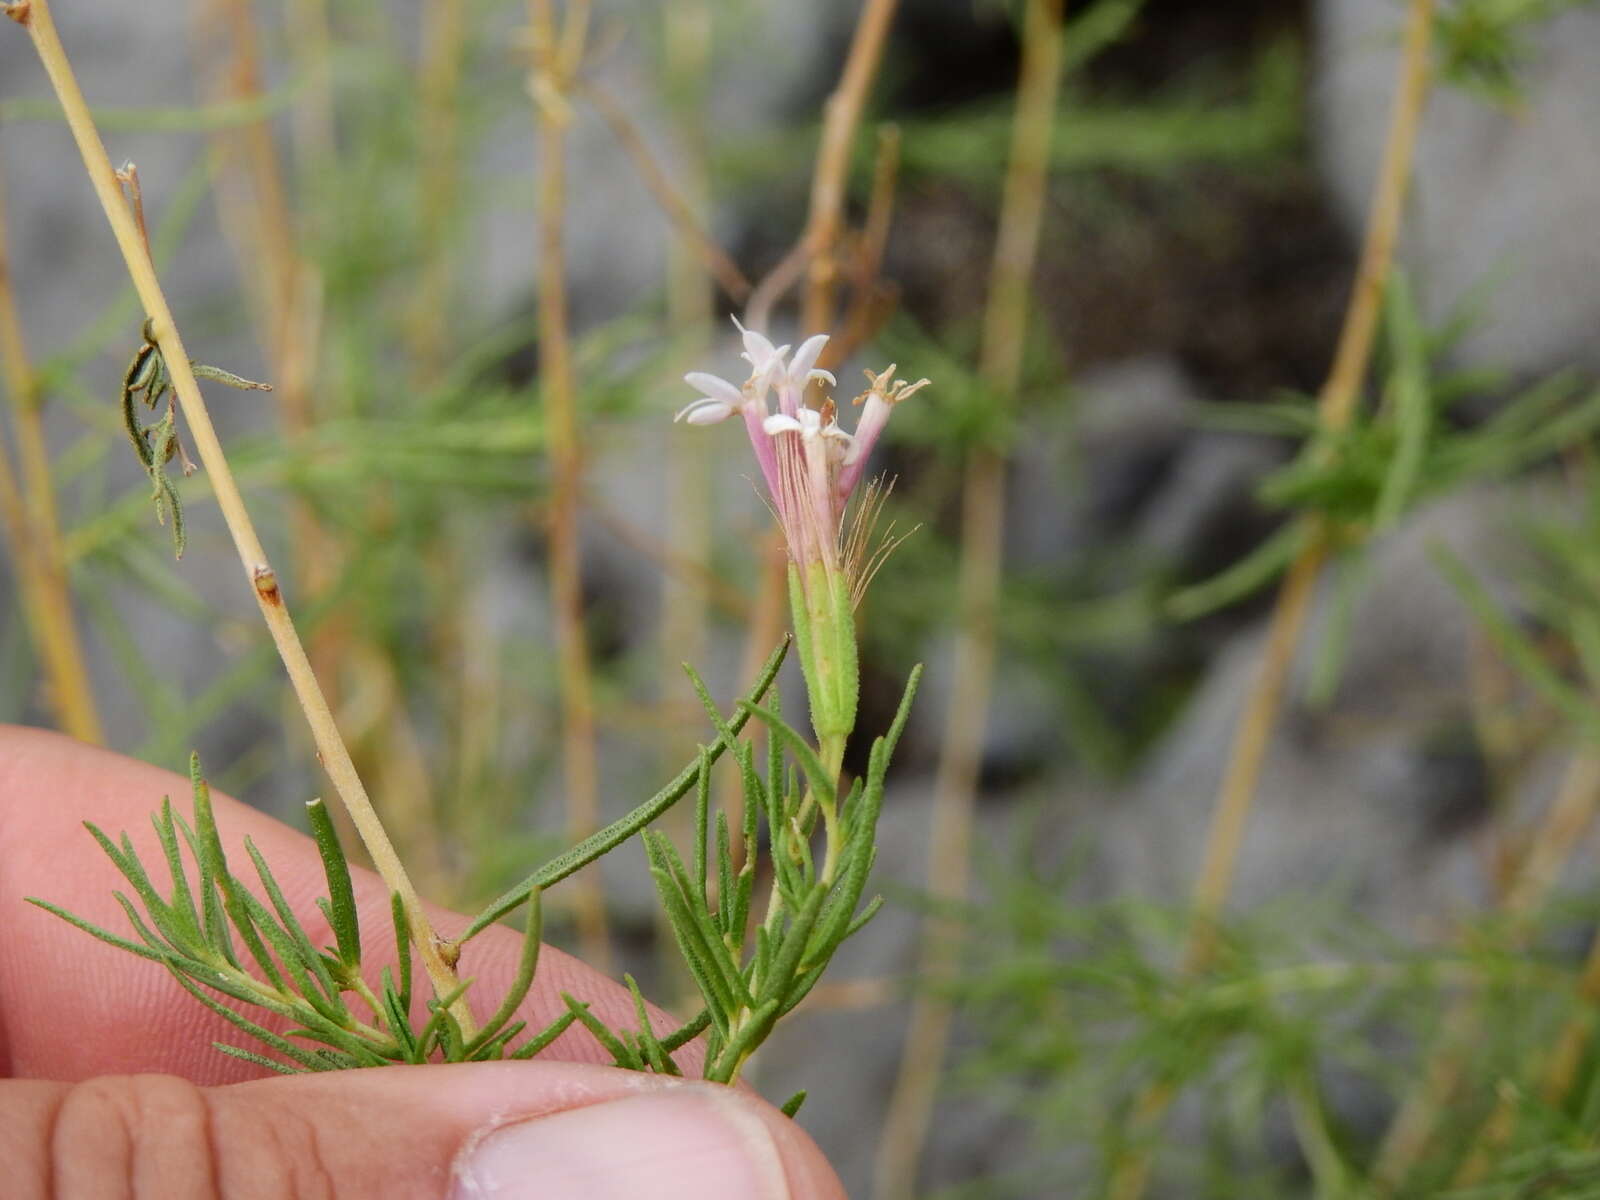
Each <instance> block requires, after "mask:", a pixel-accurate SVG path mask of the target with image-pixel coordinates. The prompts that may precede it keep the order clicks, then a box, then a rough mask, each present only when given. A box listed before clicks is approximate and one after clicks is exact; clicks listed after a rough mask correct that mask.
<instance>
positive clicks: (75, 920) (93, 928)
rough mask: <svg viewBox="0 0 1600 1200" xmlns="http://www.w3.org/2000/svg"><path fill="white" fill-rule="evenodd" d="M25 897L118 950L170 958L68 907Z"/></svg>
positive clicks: (160, 959)
mask: <svg viewBox="0 0 1600 1200" xmlns="http://www.w3.org/2000/svg"><path fill="white" fill-rule="evenodd" d="M25 899H26V900H27V902H28V903H29V904H33V905H36V906H38V907H39V908H42V909H44V910H45V912H47V913H52V914H54V915H55V916H58V917H60V918H61V919H62V920H63V921H65V922H66V923H67V924H68V925H75V926H77V927H78V928H79V929H81V930H83V931H84V932H85V933H87V934H88V935H89V936H90V937H96V938H99V939H100V940H101V941H102V942H105V943H106V944H107V945H110V946H115V947H116V948H117V949H118V950H126V951H127V952H128V953H129V954H137V955H138V956H139V957H140V958H148V959H150V960H151V961H152V962H158V963H164V962H166V961H167V960H168V956H167V955H166V954H164V953H162V952H161V951H159V950H156V949H153V948H152V947H150V946H141V945H139V943H138V942H130V941H129V940H128V939H127V938H125V937H118V936H117V935H116V934H114V933H112V932H111V931H110V930H107V929H102V928H100V926H98V925H95V924H92V923H90V922H88V921H85V920H84V919H83V918H82V917H79V916H75V915H73V914H72V913H69V912H68V911H67V910H66V909H64V908H59V907H57V906H56V905H54V904H51V903H50V902H49V901H48V900H39V899H37V898H35V897H33V896H28V897H25Z"/></svg>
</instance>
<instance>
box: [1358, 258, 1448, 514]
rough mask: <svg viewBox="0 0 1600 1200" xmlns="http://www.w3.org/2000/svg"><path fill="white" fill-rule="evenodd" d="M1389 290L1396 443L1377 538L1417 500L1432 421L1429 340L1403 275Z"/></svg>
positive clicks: (1380, 507) (1378, 509)
mask: <svg viewBox="0 0 1600 1200" xmlns="http://www.w3.org/2000/svg"><path fill="white" fill-rule="evenodd" d="M1385 291H1386V295H1385V297H1384V298H1385V300H1386V301H1387V303H1386V304H1385V305H1384V316H1385V318H1386V325H1387V327H1388V334H1389V338H1388V340H1389V346H1390V349H1391V351H1392V353H1393V354H1394V358H1395V367H1394V374H1393V376H1392V378H1391V380H1390V395H1391V397H1392V399H1393V402H1394V420H1395V432H1396V440H1395V448H1394V452H1393V454H1392V455H1391V457H1390V460H1389V469H1388V471H1386V472H1385V473H1384V479H1383V486H1382V487H1381V489H1380V490H1379V492H1378V500H1377V505H1376V507H1375V509H1374V511H1373V515H1372V528H1373V531H1374V532H1375V533H1382V532H1384V531H1386V530H1388V529H1390V528H1391V527H1392V526H1393V525H1394V523H1395V522H1396V521H1398V520H1399V519H1400V516H1401V514H1402V513H1404V512H1405V511H1406V509H1407V507H1408V506H1409V505H1410V503H1411V500H1412V499H1413V497H1414V496H1415V495H1416V492H1417V486H1418V481H1419V479H1420V477H1421V475H1422V465H1423V459H1424V457H1425V455H1426V453H1427V448H1428V433H1429V427H1430V425H1431V424H1432V417H1433V414H1432V411H1431V409H1430V406H1429V395H1428V347H1427V335H1426V333H1425V332H1424V330H1423V328H1422V322H1421V319H1420V318H1419V317H1418V315H1417V310H1416V306H1415V304H1414V303H1413V302H1412V299H1411V289H1410V287H1409V286H1408V285H1407V283H1406V279H1405V275H1404V273H1403V272H1399V271H1396V272H1395V273H1393V274H1392V275H1390V277H1389V282H1388V285H1387V287H1386V289H1385Z"/></svg>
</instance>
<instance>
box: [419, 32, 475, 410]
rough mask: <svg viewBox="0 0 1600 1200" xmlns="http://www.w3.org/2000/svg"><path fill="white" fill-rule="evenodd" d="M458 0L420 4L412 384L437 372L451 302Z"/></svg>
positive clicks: (457, 170)
mask: <svg viewBox="0 0 1600 1200" xmlns="http://www.w3.org/2000/svg"><path fill="white" fill-rule="evenodd" d="M463 7H464V5H463V0H429V3H427V4H424V5H423V8H422V67H421V75H420V79H419V81H418V83H419V92H418V97H417V100H418V107H419V111H418V117H419V134H420V137H419V139H418V140H419V142H420V146H421V155H422V163H421V170H420V185H421V191H422V195H421V202H420V205H419V207H420V209H421V213H422V249H423V259H422V271H421V279H420V281H419V284H418V288H417V298H416V305H415V307H414V308H413V309H412V312H411V331H410V332H411V349H412V355H413V358H414V360H415V362H414V368H415V371H416V379H417V383H418V385H419V386H420V387H427V386H429V385H430V384H432V383H433V382H434V380H435V378H436V377H437V375H438V373H439V362H440V357H441V355H442V354H443V350H444V336H443V335H444V331H445V330H446V328H448V326H449V322H448V321H446V320H444V319H443V313H444V312H447V311H449V309H450V307H451V296H452V294H453V283H454V271H453V270H452V266H453V264H452V257H453V255H452V252H451V244H450V222H451V214H452V213H453V212H454V211H455V208H456V203H457V187H456V183H457V177H458V175H459V173H460V166H459V164H458V161H457V158H458V155H457V148H456V147H457V140H458V138H457V134H458V130H459V126H460V108H461V105H460V99H461V98H460V79H461V60H462V48H463V42H464V40H465V30H464V22H463V20H462V9H463Z"/></svg>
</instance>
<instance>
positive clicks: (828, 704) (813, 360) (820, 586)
mask: <svg viewBox="0 0 1600 1200" xmlns="http://www.w3.org/2000/svg"><path fill="white" fill-rule="evenodd" d="M734 324H735V325H737V326H738V328H739V333H740V335H741V337H742V338H743V340H744V354H743V358H744V359H745V361H746V362H748V363H749V364H750V377H749V379H747V380H746V381H745V382H744V384H743V386H742V387H741V386H736V385H735V384H732V383H730V382H728V381H727V380H726V379H722V378H719V377H718V376H716V375H708V374H705V373H703V372H699V371H696V372H691V373H690V374H688V375H685V376H684V381H685V382H686V383H688V384H689V385H690V386H691V387H693V388H695V389H696V390H698V391H699V392H700V393H701V398H700V399H699V400H696V401H694V402H692V403H691V404H689V405H688V406H687V407H685V408H684V409H683V410H682V411H680V412H679V413H678V418H677V419H678V420H681V421H687V422H688V423H689V424H691V425H709V424H712V423H714V422H717V421H722V420H724V419H726V418H727V417H730V416H732V415H733V414H734V413H735V412H739V413H742V414H743V415H744V418H745V430H746V432H747V433H748V434H749V435H750V444H751V446H752V447H753V448H754V450H755V453H756V461H757V462H758V463H759V464H760V466H761V474H762V477H763V478H764V479H765V481H766V484H767V491H768V494H769V495H770V496H771V498H772V507H773V511H774V512H775V513H776V514H777V517H778V523H779V525H781V526H782V528H783V534H784V540H785V541H786V542H787V544H788V550H789V560H790V570H789V590H790V603H791V607H792V609H793V615H794V621H795V636H796V640H797V641H798V643H799V647H800V658H801V663H802V666H803V667H804V669H805V674H806V680H807V684H808V690H809V691H810V693H811V702H812V722H813V724H815V725H816V727H817V731H818V734H819V735H822V736H824V737H827V736H843V733H847V732H848V731H849V729H850V727H851V726H852V725H853V723H854V719H855V694H856V674H855V628H854V624H853V617H852V615H851V614H852V611H853V609H854V607H855V601H856V600H857V598H858V597H859V589H860V585H862V584H864V582H865V579H866V578H867V577H869V576H870V574H871V570H867V571H865V573H863V570H862V567H863V563H864V562H869V561H881V559H879V558H877V556H863V555H862V554H861V553H860V548H861V547H862V546H863V545H864V543H865V541H866V540H867V538H868V536H869V535H868V532H867V531H864V530H862V529H859V528H858V529H851V530H849V531H847V530H846V526H845V510H846V508H847V506H848V505H849V502H850V497H851V494H852V493H853V492H854V491H855V490H856V488H857V485H858V484H859V483H860V481H861V477H862V474H863V472H864V471H865V469H866V464H867V459H868V456H869V455H870V453H871V451H872V447H873V445H874V444H875V443H876V442H877V440H878V437H879V435H880V434H881V433H882V432H883V428H884V426H885V425H886V424H887V423H888V420H889V414H890V412H891V411H892V410H893V408H894V406H895V405H896V404H898V403H899V402H900V401H901V400H904V399H905V398H906V397H908V396H910V395H912V394H913V393H915V392H917V391H919V390H920V389H922V388H924V387H926V386H927V384H928V381H927V380H926V379H922V380H919V381H917V382H916V383H905V382H903V381H902V382H896V381H895V378H894V372H895V368H894V366H892V365H891V366H890V367H889V369H888V370H886V371H884V372H883V373H882V374H880V375H874V374H873V373H872V372H870V371H869V372H867V379H868V381H869V382H870V383H871V387H870V388H869V389H868V390H867V391H866V392H863V393H862V394H861V395H860V396H859V397H857V399H856V403H857V404H858V405H864V407H863V408H862V412H861V418H860V420H859V421H858V422H857V423H856V430H855V433H854V434H850V433H847V432H845V431H844V430H843V429H841V428H840V427H839V420H838V406H837V405H836V404H835V403H834V401H833V399H832V398H831V397H826V398H824V399H823V400H822V402H821V403H820V404H819V405H818V406H817V407H811V406H809V405H807V404H806V403H805V402H804V398H805V393H806V389H807V388H808V387H809V386H810V385H811V384H813V383H816V382H823V383H826V384H828V385H829V387H835V386H837V380H835V379H834V377H833V375H832V373H830V372H828V371H826V370H824V369H822V368H820V367H818V366H817V361H818V359H819V358H820V357H821V355H822V351H823V350H824V348H825V347H826V346H827V344H828V335H827V334H823V333H819V334H816V335H815V336H813V337H809V338H807V339H806V340H805V341H804V342H802V343H801V344H800V348H799V349H798V350H796V351H795V353H794V357H793V358H791V359H789V360H788V361H787V362H785V358H786V357H787V355H788V353H789V347H788V346H775V345H773V343H772V341H771V340H770V339H769V338H767V337H766V336H765V335H764V334H761V333H758V332H756V331H755V330H753V329H746V328H745V327H744V326H743V325H740V324H739V322H738V320H737V318H736V319H735V320H734ZM772 391H776V392H777V394H778V410H777V412H773V411H772V410H771V409H770V408H769V406H768V402H767V398H768V394H769V393H770V392H772ZM880 503H881V494H880V495H879V496H878V497H877V498H876V499H874V498H873V497H870V496H869V498H868V500H867V501H864V502H863V505H862V506H861V508H860V510H858V513H857V524H859V523H860V520H861V514H862V513H863V512H865V513H866V514H867V516H868V519H870V517H871V515H874V514H875V513H876V510H877V508H878V507H879V504H880ZM872 569H875V567H874V568H872ZM858 575H859V576H860V578H857V576H858Z"/></svg>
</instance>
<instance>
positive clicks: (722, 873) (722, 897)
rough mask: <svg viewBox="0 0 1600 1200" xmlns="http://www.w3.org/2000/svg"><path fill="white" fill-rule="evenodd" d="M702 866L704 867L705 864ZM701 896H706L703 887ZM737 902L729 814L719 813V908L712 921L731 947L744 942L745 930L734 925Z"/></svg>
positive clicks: (712, 916)
mask: <svg viewBox="0 0 1600 1200" xmlns="http://www.w3.org/2000/svg"><path fill="white" fill-rule="evenodd" d="M701 865H702V866H704V864H703V863H702V864H701ZM700 894H701V895H705V889H704V888H703V887H702V888H701V892H700ZM735 900H736V897H735V895H734V884H733V844H732V841H731V839H730V838H729V836H728V814H727V813H725V812H720V811H719V812H718V813H717V908H716V911H715V912H713V913H712V914H711V919H712V921H713V923H714V924H715V925H716V928H717V932H719V933H720V934H722V936H723V940H724V943H725V944H726V945H729V946H737V945H739V944H740V943H741V942H742V941H743V936H742V935H743V930H740V929H737V928H735V927H734V924H733V910H734V907H735ZM730 953H732V951H731V950H730Z"/></svg>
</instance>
